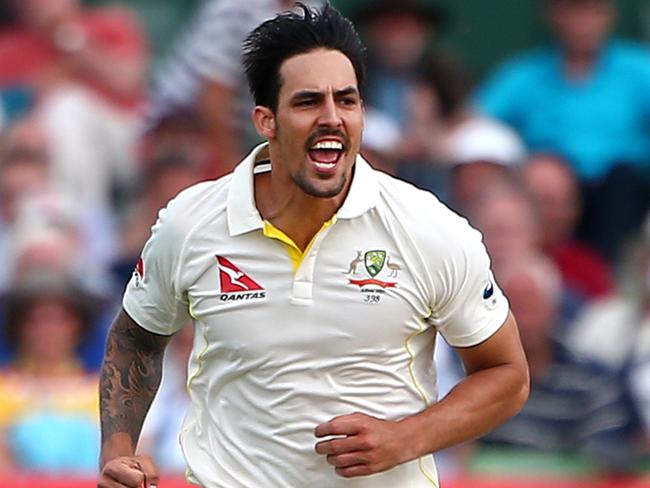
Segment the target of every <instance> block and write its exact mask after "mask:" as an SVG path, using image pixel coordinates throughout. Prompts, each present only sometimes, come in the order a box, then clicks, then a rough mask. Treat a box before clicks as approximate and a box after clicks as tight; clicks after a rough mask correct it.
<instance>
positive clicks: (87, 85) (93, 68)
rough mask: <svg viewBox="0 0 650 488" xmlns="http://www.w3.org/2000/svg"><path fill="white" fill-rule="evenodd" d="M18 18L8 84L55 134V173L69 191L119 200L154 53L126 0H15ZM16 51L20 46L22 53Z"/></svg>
mask: <svg viewBox="0 0 650 488" xmlns="http://www.w3.org/2000/svg"><path fill="white" fill-rule="evenodd" d="M9 5H10V7H11V9H12V11H13V13H14V14H15V23H14V24H10V25H7V26H5V27H4V28H2V29H1V30H0V91H1V93H2V95H3V98H4V100H5V101H7V100H9V101H11V100H14V101H15V100H16V98H17V97H18V98H19V99H21V98H22V99H23V100H24V104H23V105H25V106H24V107H23V110H24V109H26V108H29V107H30V105H31V103H30V101H33V102H35V104H36V105H35V107H34V109H35V110H36V113H37V114H38V117H39V118H40V119H41V121H42V123H43V124H44V126H45V128H46V131H47V133H48V135H49V136H50V140H51V141H50V144H51V148H50V150H51V157H52V160H53V167H52V177H53V181H54V183H55V184H56V185H57V187H58V188H60V189H61V190H62V191H63V192H64V193H67V194H72V195H75V197H76V198H77V199H79V201H81V202H84V203H85V202H88V203H90V204H92V205H94V206H107V205H109V204H110V203H111V196H112V193H111V192H112V186H113V184H121V185H127V184H128V182H129V179H130V178H131V176H132V174H133V171H134V164H135V162H134V161H135V160H134V153H133V152H134V149H135V146H134V145H135V142H136V137H137V125H136V124H137V109H138V107H139V106H140V104H141V102H142V100H143V89H144V85H145V74H146V68H147V55H146V48H145V41H144V38H143V36H142V33H141V32H140V29H139V26H138V25H137V24H136V22H135V19H134V17H133V16H132V15H131V13H130V12H129V11H128V10H125V9H123V8H115V7H110V8H94V9H85V8H83V7H82V5H81V2H80V0H10V1H9ZM16 53H20V55H17V54H16Z"/></svg>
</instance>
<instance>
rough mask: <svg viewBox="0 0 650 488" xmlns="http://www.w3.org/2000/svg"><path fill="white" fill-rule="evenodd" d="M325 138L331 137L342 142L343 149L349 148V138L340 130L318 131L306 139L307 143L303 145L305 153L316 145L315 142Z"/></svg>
mask: <svg viewBox="0 0 650 488" xmlns="http://www.w3.org/2000/svg"><path fill="white" fill-rule="evenodd" d="M327 136H332V137H336V138H338V139H341V140H342V141H343V149H344V150H345V149H347V148H348V147H350V139H349V137H348V136H347V135H346V134H344V133H343V132H341V131H340V130H335V129H318V130H316V131H315V132H313V133H312V134H311V135H310V136H309V137H308V138H307V143H306V144H305V148H306V150H307V151H309V149H310V148H311V147H312V146H313V145H314V144H316V141H318V140H319V139H322V138H323V137H327Z"/></svg>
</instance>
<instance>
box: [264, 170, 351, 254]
mask: <svg viewBox="0 0 650 488" xmlns="http://www.w3.org/2000/svg"><path fill="white" fill-rule="evenodd" d="M346 193H347V192H341V193H340V194H339V195H337V196H336V197H333V198H318V197H312V196H309V195H306V194H305V193H304V192H302V191H301V190H299V189H298V188H297V187H293V191H291V192H287V191H286V185H282V184H281V183H280V182H277V180H274V179H273V177H272V174H271V173H265V174H261V175H257V176H256V177H255V202H256V205H257V209H258V211H259V213H260V215H261V216H262V218H263V219H264V220H266V221H268V222H270V223H271V224H273V226H274V227H276V228H278V229H280V230H281V231H282V232H284V233H285V234H286V235H287V236H288V237H290V238H291V240H292V241H293V242H294V243H295V244H296V245H297V246H298V248H300V250H302V251H304V250H305V249H306V248H307V246H308V245H309V243H310V242H311V241H312V239H313V238H314V236H315V235H316V234H317V233H318V231H319V230H320V229H321V228H322V227H323V224H324V223H325V222H327V221H328V220H330V219H331V218H332V217H333V216H334V214H335V213H336V212H337V210H338V209H339V208H340V207H341V205H342V204H343V201H344V199H345V195H346Z"/></svg>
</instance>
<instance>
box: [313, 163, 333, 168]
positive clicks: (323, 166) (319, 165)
mask: <svg viewBox="0 0 650 488" xmlns="http://www.w3.org/2000/svg"><path fill="white" fill-rule="evenodd" d="M314 164H315V165H316V167H317V168H318V169H332V168H333V167H334V166H336V163H318V162H314Z"/></svg>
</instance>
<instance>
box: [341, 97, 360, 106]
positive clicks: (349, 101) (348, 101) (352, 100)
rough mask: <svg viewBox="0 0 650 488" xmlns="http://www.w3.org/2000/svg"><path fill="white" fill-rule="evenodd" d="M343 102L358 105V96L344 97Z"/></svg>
mask: <svg viewBox="0 0 650 488" xmlns="http://www.w3.org/2000/svg"><path fill="white" fill-rule="evenodd" d="M341 103H342V104H343V105H350V106H352V105H356V104H357V99H356V98H342V99H341Z"/></svg>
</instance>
